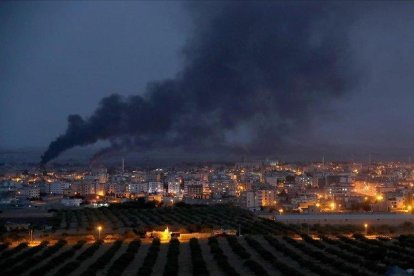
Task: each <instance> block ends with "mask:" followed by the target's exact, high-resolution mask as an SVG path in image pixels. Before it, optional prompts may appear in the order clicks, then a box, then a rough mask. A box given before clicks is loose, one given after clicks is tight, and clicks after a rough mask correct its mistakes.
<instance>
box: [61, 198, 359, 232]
mask: <svg viewBox="0 0 414 276" xmlns="http://www.w3.org/2000/svg"><path fill="white" fill-rule="evenodd" d="M54 225H55V228H56V229H57V233H60V234H67V235H71V234H74V233H77V234H88V233H89V234H93V235H95V234H96V227H97V225H101V226H102V227H103V229H104V231H105V233H118V234H125V235H124V237H125V238H128V237H132V236H135V235H136V236H138V237H139V236H142V235H143V234H144V233H145V232H146V231H151V230H164V229H165V227H167V226H168V227H169V228H170V229H172V230H173V231H180V232H181V233H191V232H211V231H212V230H214V229H218V228H223V229H235V230H240V231H241V233H242V234H262V235H266V234H274V235H292V234H300V233H301V232H302V231H305V230H306V231H308V233H317V234H352V233H355V232H359V231H363V229H361V227H357V226H355V225H342V226H335V225H324V226H323V225H315V226H308V225H285V224H283V223H278V222H275V221H271V220H267V219H262V218H259V217H257V216H255V215H253V214H252V213H251V212H249V211H247V210H244V209H241V208H237V207H233V206H230V205H214V206H188V205H182V206H181V205H180V206H176V207H166V208H136V206H134V205H132V206H129V205H124V204H123V205H119V206H112V207H108V208H106V207H104V208H85V209H80V210H61V211H58V212H57V214H56V216H55V218H54ZM132 232H133V233H132ZM131 234H132V235H131Z"/></svg>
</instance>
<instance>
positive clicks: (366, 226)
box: [364, 223, 368, 236]
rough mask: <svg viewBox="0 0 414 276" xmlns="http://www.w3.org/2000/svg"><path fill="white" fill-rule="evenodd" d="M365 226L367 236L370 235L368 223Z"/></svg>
mask: <svg viewBox="0 0 414 276" xmlns="http://www.w3.org/2000/svg"><path fill="white" fill-rule="evenodd" d="M364 227H365V236H368V223H365V224H364Z"/></svg>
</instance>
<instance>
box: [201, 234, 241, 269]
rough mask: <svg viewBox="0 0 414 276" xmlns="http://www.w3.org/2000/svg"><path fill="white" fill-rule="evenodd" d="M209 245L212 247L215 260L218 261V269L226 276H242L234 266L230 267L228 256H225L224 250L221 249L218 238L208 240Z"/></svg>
mask: <svg viewBox="0 0 414 276" xmlns="http://www.w3.org/2000/svg"><path fill="white" fill-rule="evenodd" d="M208 245H209V246H210V251H211V254H213V257H214V260H215V261H216V263H217V265H218V267H219V268H220V269H221V271H223V272H224V274H226V275H228V276H237V275H240V274H239V273H238V272H237V271H236V270H235V269H234V267H233V266H231V265H230V263H229V261H228V259H227V256H226V255H225V254H224V252H223V250H222V249H221V248H220V245H219V243H218V240H217V238H215V237H210V238H209V239H208Z"/></svg>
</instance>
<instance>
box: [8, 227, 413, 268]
mask: <svg viewBox="0 0 414 276" xmlns="http://www.w3.org/2000/svg"><path fill="white" fill-rule="evenodd" d="M406 239H408V242H407V241H402V240H401V239H400V240H399V239H395V240H369V239H366V238H365V237H364V236H362V235H355V236H354V237H352V238H351V237H347V236H341V235H340V236H335V237H329V238H328V237H326V236H321V237H320V239H319V238H318V239H315V238H312V237H311V236H308V235H304V234H303V235H302V236H301V239H297V238H296V239H293V238H292V237H290V236H275V235H246V236H242V237H235V236H227V237H211V238H209V239H191V240H190V241H189V242H180V241H179V240H177V239H172V240H171V241H170V242H169V243H160V241H159V240H158V239H154V240H152V242H151V243H143V242H142V241H141V240H139V239H134V240H132V241H126V240H117V241H116V242H113V243H107V244H105V243H102V242H101V241H96V242H93V243H86V242H84V241H79V242H77V243H75V244H73V245H70V244H68V243H67V242H66V241H65V240H60V241H58V242H55V243H54V244H48V243H47V242H43V243H41V244H39V245H37V246H34V247H29V246H28V245H27V243H21V244H20V245H18V246H17V247H13V248H12V247H10V248H8V247H6V246H2V247H1V248H0V249H1V252H0V259H1V262H0V269H1V270H2V273H5V274H4V275H349V274H354V273H357V274H358V275H381V274H383V273H384V272H385V271H386V270H387V268H388V267H390V266H392V265H399V266H400V267H403V268H409V267H410V265H411V264H412V263H414V257H413V253H414V239H413V238H406Z"/></svg>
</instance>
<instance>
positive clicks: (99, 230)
mask: <svg viewBox="0 0 414 276" xmlns="http://www.w3.org/2000/svg"><path fill="white" fill-rule="evenodd" d="M96 229H98V240H100V239H101V231H102V226H100V225H99V226H98V227H97V228H96Z"/></svg>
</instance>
